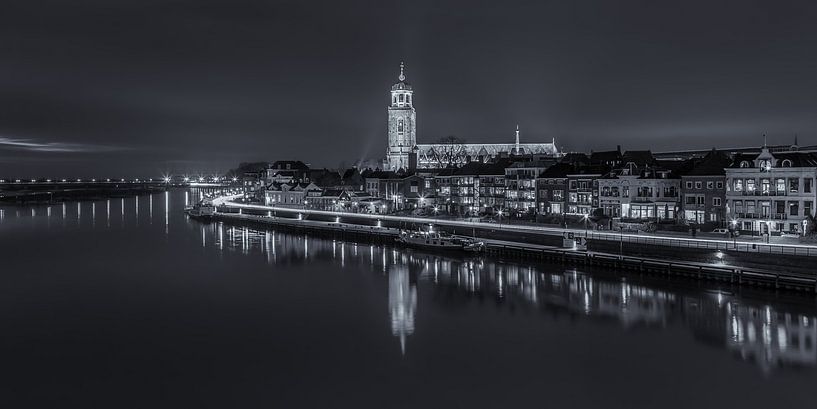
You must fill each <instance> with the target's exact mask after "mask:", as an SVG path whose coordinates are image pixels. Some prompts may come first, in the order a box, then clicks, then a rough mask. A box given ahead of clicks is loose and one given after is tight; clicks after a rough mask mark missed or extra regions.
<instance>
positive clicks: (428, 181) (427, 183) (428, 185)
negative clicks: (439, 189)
mask: <svg viewBox="0 0 817 409" xmlns="http://www.w3.org/2000/svg"><path fill="white" fill-rule="evenodd" d="M426 189H431V181H430V180H426Z"/></svg>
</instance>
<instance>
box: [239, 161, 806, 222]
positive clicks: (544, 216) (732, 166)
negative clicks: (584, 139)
mask: <svg viewBox="0 0 817 409" xmlns="http://www.w3.org/2000/svg"><path fill="white" fill-rule="evenodd" d="M254 178H255V179H253V181H252V182H251V183H250V184H251V185H252V186H256V187H258V188H257V189H255V190H256V192H255V196H256V197H258V198H259V200H263V201H264V202H265V203H266V204H269V205H273V204H274V205H279V206H290V207H303V208H312V209H325V210H340V209H343V210H347V211H356V212H370V213H383V212H389V213H391V212H395V211H416V212H423V211H425V212H431V211H433V212H435V213H447V214H450V215H456V216H463V217H467V216H492V215H505V216H509V217H528V218H530V219H531V220H534V219H535V220H540V221H548V220H550V221H551V222H553V221H554V220H557V219H559V218H560V217H561V218H563V219H566V218H568V217H572V216H578V217H587V218H589V217H593V218H594V219H596V220H598V219H610V220H615V219H618V220H624V221H628V220H632V221H643V220H651V221H656V222H661V223H666V224H694V225H703V226H705V227H709V228H715V227H728V228H731V229H734V230H741V231H744V232H754V233H768V234H781V233H791V234H802V233H803V232H805V231H806V227H807V223H808V220H809V217H813V216H814V212H815V203H817V196H815V195H816V193H815V191H817V189H815V179H817V155H815V154H814V153H810V152H799V151H797V149H796V147H792V149H791V150H790V151H785V152H781V151H776V152H770V151H769V149H767V148H766V147H762V148H760V149H758V151H757V152H756V153H745V152H744V153H739V154H736V155H734V156H731V155H728V154H726V153H724V152H720V151H717V150H714V149H713V150H712V151H710V152H709V153H707V154H706V155H705V156H703V157H694V158H690V159H685V160H661V159H656V158H655V157H654V155H653V154H652V153H651V152H650V151H626V152H623V153H622V151H621V149H620V148H618V149H616V150H614V151H605V152H591V153H590V154H589V155H588V154H584V153H570V154H566V155H564V156H562V157H558V158H557V157H542V156H538V157H537V156H532V155H527V156H526V155H503V156H500V157H497V158H494V159H492V160H490V161H487V162H480V161H473V162H468V163H466V164H464V165H463V166H461V167H457V168H443V169H419V170H416V171H414V172H411V173H406V172H395V171H384V170H379V169H365V170H359V169H357V168H351V169H346V170H342V171H331V170H327V169H310V168H309V167H308V166H307V165H306V164H304V163H303V162H300V161H279V162H275V163H273V164H272V165H270V166H269V168H268V169H266V171H265V172H264V173H263V175H256V176H254Z"/></svg>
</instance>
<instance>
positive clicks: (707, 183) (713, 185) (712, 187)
mask: <svg viewBox="0 0 817 409" xmlns="http://www.w3.org/2000/svg"><path fill="white" fill-rule="evenodd" d="M706 188H707V189H709V190H712V189H714V188H715V182H712V181H709V182H706Z"/></svg>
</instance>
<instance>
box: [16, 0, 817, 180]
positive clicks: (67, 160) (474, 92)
mask: <svg viewBox="0 0 817 409" xmlns="http://www.w3.org/2000/svg"><path fill="white" fill-rule="evenodd" d="M196 4H197V5H198V7H196V6H193V5H191V4H187V3H185V2H178V3H174V4H171V5H165V6H161V5H159V4H154V3H144V2H138V3H129V2H117V3H116V4H115V5H109V6H107V7H106V8H105V9H104V11H100V10H98V8H97V6H98V4H96V3H95V2H84V3H81V4H72V5H71V6H67V5H63V4H60V3H53V4H49V5H48V6H49V10H50V12H49V13H48V14H47V15H41V13H39V6H38V5H31V4H15V5H12V6H10V7H9V10H8V11H7V12H6V13H4V16H3V17H2V20H0V21H1V22H2V25H3V27H4V30H5V33H6V34H5V35H4V36H3V37H2V40H0V41H1V42H0V45H3V46H4V49H5V50H6V52H5V53H4V56H3V57H2V59H0V70H1V71H0V72H2V73H3V75H0V174H2V175H7V176H20V177H46V176H48V177H54V176H59V175H66V176H70V177H92V176H97V175H100V174H105V175H111V176H112V177H117V176H122V177H127V176H145V175H158V174H161V173H166V172H169V173H176V174H181V173H186V172H190V173H192V172H195V171H204V172H218V171H225V170H227V169H229V168H233V167H234V166H235V165H236V164H237V163H239V162H244V161H273V160H276V159H287V158H301V159H305V160H307V161H308V162H310V163H311V164H313V165H314V166H321V167H323V166H325V167H338V166H339V165H340V164H341V162H345V164H347V165H352V164H354V163H355V162H356V161H357V160H359V159H363V158H367V159H373V160H378V159H381V158H382V156H383V152H384V151H385V140H384V139H385V135H386V132H387V131H386V117H385V111H386V107H387V105H388V102H389V101H388V92H386V90H387V87H388V86H389V85H390V84H392V83H393V82H394V75H395V74H394V73H395V68H394V67H395V66H396V64H398V63H399V61H401V60H404V61H405V62H406V69H407V71H408V73H409V76H410V78H411V81H412V84H413V86H414V87H415V91H416V107H417V110H418V111H419V112H420V113H421V117H420V120H419V121H418V123H417V135H418V140H419V141H422V142H426V143H429V142H433V141H435V140H437V139H438V138H440V137H444V136H448V135H456V136H458V137H461V138H464V139H465V140H467V141H468V142H472V143H488V142H492V141H496V140H508V141H511V140H512V138H513V128H514V126H515V125H516V124H519V125H520V126H521V129H522V132H523V138H524V139H525V140H547V141H549V140H551V139H552V138H555V139H556V141H557V143H558V144H559V149H560V150H564V151H568V152H569V151H589V150H591V149H595V150H608V149H614V148H615V146H616V145H622V146H623V147H624V148H625V149H652V150H654V151H662V150H678V149H706V148H710V147H713V146H715V147H719V148H732V147H742V146H759V145H760V144H761V140H762V136H761V135H762V134H763V133H766V134H767V135H768V139H769V144H770V145H776V144H781V145H782V144H790V143H792V142H793V140H794V136H795V134H797V135H798V137H799V142H800V144H801V145H813V144H814V143H815V130H817V120H815V119H814V118H813V116H814V115H813V114H812V112H811V110H812V109H811V107H813V106H814V105H815V102H817V96H815V95H814V92H812V91H811V90H813V89H814V88H815V85H817V79H815V76H814V74H813V73H814V66H815V58H814V57H813V55H812V53H809V52H808V50H811V49H813V48H814V45H815V43H817V33H815V32H814V30H813V29H812V28H811V24H810V20H811V19H810V17H809V16H813V15H815V12H816V11H817V10H816V9H815V8H817V6H815V5H813V4H810V3H806V2H799V3H798V2H788V3H786V4H782V5H775V8H774V9H772V8H770V7H767V6H765V5H764V4H763V3H752V4H745V3H740V4H738V5H735V6H734V7H733V6H732V5H729V4H725V3H724V4H716V5H711V4H709V3H706V4H705V3H703V2H687V3H684V4H683V5H673V6H671V7H643V5H640V4H637V3H629V4H626V5H616V6H611V5H606V4H603V3H602V4H599V5H597V6H596V7H589V6H587V5H566V4H518V3H516V4H509V5H506V6H503V7H502V8H473V7H465V6H464V5H463V4H456V3H450V4H446V5H431V4H426V3H413V4H412V6H411V7H400V5H399V4H382V5H380V6H379V7H378V8H376V9H372V8H370V7H368V6H367V5H365V4H361V3H349V4H344V5H324V6H321V7H315V5H314V4H309V5H304V4H284V5H281V4H267V3H258V2H252V1H245V2H241V4H239V5H236V6H234V7H229V8H228V7H224V6H220V5H219V4H218V3H216V2H213V3H204V4H201V3H196ZM190 9H195V10H197V11H196V12H195V13H190V12H189V11H190ZM384 16H393V18H384ZM111 22H116V27H111V24H112V23H111ZM148 22H150V23H149V24H148ZM348 23H352V24H348ZM421 23H422V24H421ZM486 28H489V29H486ZM636 40H637V41H636ZM315 146H320V147H322V149H315ZM10 170H14V172H11V171H10Z"/></svg>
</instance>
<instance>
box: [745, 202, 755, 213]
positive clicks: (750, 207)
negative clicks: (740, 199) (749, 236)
mask: <svg viewBox="0 0 817 409" xmlns="http://www.w3.org/2000/svg"><path fill="white" fill-rule="evenodd" d="M746 213H752V214H754V213H755V201H754V200H751V201H747V202H746Z"/></svg>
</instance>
